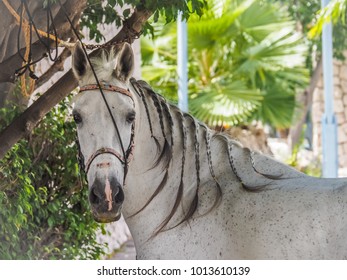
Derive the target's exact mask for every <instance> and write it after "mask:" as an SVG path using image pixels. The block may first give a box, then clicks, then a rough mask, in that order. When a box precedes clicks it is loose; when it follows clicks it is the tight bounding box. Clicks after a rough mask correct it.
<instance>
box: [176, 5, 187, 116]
mask: <svg viewBox="0 0 347 280" xmlns="http://www.w3.org/2000/svg"><path fill="white" fill-rule="evenodd" d="M187 51H188V48H187V22H186V21H185V20H182V13H181V12H178V18H177V74H178V107H179V108H180V109H181V110H182V111H184V112H188V67H187V60H188V59H187V57H188V55H187Z"/></svg>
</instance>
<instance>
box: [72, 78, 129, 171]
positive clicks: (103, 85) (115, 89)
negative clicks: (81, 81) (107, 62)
mask: <svg viewBox="0 0 347 280" xmlns="http://www.w3.org/2000/svg"><path fill="white" fill-rule="evenodd" d="M100 87H101V88H102V89H103V90H105V91H113V92H116V93H120V94H123V95H125V96H128V97H130V98H131V100H132V101H133V102H134V99H133V97H132V95H131V93H130V91H129V90H126V89H124V88H121V87H118V86H114V85H110V84H107V83H100ZM87 90H99V85H98V84H89V85H85V86H82V87H81V88H80V92H82V91H87ZM134 104H135V102H134ZM134 128H135V126H134V123H133V124H132V127H131V136H130V143H129V147H128V148H127V150H126V151H125V158H124V156H123V155H122V154H121V153H119V152H117V151H116V150H115V149H113V148H108V147H102V148H100V149H98V150H96V151H95V152H94V153H93V154H92V155H91V156H90V157H89V158H88V160H87V164H86V165H84V156H83V155H82V153H81V149H80V145H79V142H78V140H77V141H76V142H77V149H78V160H79V165H80V168H81V169H82V170H84V171H85V173H86V174H87V173H88V171H89V168H90V166H91V164H92V162H93V161H94V159H95V158H96V157H98V156H99V155H102V154H111V155H113V156H115V157H116V158H117V159H118V160H119V161H120V162H121V163H122V165H123V166H124V167H126V168H125V169H127V166H128V165H129V162H130V160H131V158H132V154H133V149H134ZM119 139H120V141H122V140H121V138H120V137H119ZM124 176H125V174H124Z"/></svg>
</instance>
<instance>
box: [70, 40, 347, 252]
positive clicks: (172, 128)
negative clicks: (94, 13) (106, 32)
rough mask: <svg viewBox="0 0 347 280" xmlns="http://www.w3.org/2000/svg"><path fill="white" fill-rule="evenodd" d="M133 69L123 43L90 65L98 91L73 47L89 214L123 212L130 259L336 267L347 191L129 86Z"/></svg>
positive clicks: (346, 241) (141, 87)
mask: <svg viewBox="0 0 347 280" xmlns="http://www.w3.org/2000/svg"><path fill="white" fill-rule="evenodd" d="M133 64H134V58H133V52H132V49H131V47H130V46H129V45H128V44H124V46H123V47H122V48H121V50H120V51H118V52H116V51H111V52H110V53H106V52H101V55H100V57H98V58H96V59H92V65H93V69H94V70H95V73H96V76H97V77H98V80H99V81H100V86H101V90H100V89H99V86H98V84H97V82H96V79H95V77H94V76H93V72H92V68H91V66H90V64H89V63H88V61H87V57H86V55H85V53H84V52H83V50H82V48H81V45H80V44H77V46H76V48H75V51H74V54H73V70H74V73H75V75H76V77H77V78H78V79H79V84H80V91H81V92H80V94H79V95H78V96H77V97H76V100H75V105H74V110H73V117H74V119H75V121H76V123H77V132H78V138H79V142H80V151H81V154H82V155H83V157H84V159H86V161H85V162H84V163H85V172H86V173H87V179H88V182H89V199H90V205H91V210H92V213H93V215H94V217H95V219H96V220H97V221H99V222H111V221H115V220H117V219H119V217H120V216H121V213H123V215H124V217H125V220H126V223H127V224H128V226H129V229H130V231H131V233H132V236H133V239H134V242H135V247H136V251H137V258H138V259H347V188H346V186H347V180H345V179H319V178H314V177H309V176H306V175H304V174H302V173H300V172H298V171H295V170H294V169H292V168H291V167H288V166H286V165H284V164H282V163H280V162H278V161H276V160H274V159H273V158H271V157H267V156H264V155H261V154H259V153H254V152H251V151H250V150H249V149H247V148H243V147H242V146H241V145H240V144H239V143H237V142H235V141H233V140H231V139H230V138H229V137H228V136H226V135H223V134H220V133H217V132H215V131H212V130H210V129H209V128H207V126H206V125H204V124H203V123H201V122H199V121H198V120H196V119H195V118H193V117H192V116H190V115H189V114H185V113H182V112H181V111H180V110H179V109H178V108H177V107H175V106H173V105H170V104H168V103H167V102H166V101H165V99H164V98H163V97H161V96H160V95H158V94H156V93H155V92H154V91H153V90H152V89H151V88H150V86H148V85H147V84H146V83H145V82H143V81H136V80H134V79H132V78H131V79H130V77H131V75H132V70H133ZM102 92H103V94H104V98H105V99H104V98H103V95H102V94H101V93H102ZM105 101H106V102H105ZM106 103H107V104H108V108H109V109H108V108H107V105H106ZM110 113H112V116H113V120H112V118H111V115H110Z"/></svg>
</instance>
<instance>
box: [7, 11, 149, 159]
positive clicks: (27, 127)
mask: <svg viewBox="0 0 347 280" xmlns="http://www.w3.org/2000/svg"><path fill="white" fill-rule="evenodd" d="M151 14H152V13H151V12H150V11H148V10H141V9H135V11H134V13H133V14H132V16H131V17H130V18H129V19H128V20H127V21H126V22H125V23H124V26H123V28H122V29H121V30H120V32H119V33H118V34H117V35H116V36H115V37H114V38H112V39H111V42H119V41H123V40H124V39H125V38H127V36H129V29H130V31H133V32H137V33H139V32H140V31H141V29H142V27H143V25H144V24H145V22H146V21H147V20H148V18H149V17H150V16H151ZM131 29H132V30H131ZM130 41H131V42H132V41H133V39H130ZM97 54H98V50H95V51H93V52H92V53H91V54H90V56H95V55H97ZM77 85H78V82H77V80H76V79H75V77H74V75H73V73H72V70H71V69H70V70H69V71H68V72H67V73H66V74H65V75H64V76H63V77H61V78H60V79H59V80H58V81H57V82H56V83H55V84H54V85H53V86H52V87H50V88H49V89H48V90H47V91H46V92H45V93H44V94H43V95H42V96H41V97H40V98H39V99H38V100H37V101H36V102H34V103H33V104H32V105H31V106H30V107H28V108H27V109H26V110H25V111H24V112H23V113H22V114H21V115H20V116H18V117H17V118H16V119H15V120H14V121H13V122H12V123H11V124H10V125H9V126H8V127H6V128H5V129H4V130H3V131H2V132H1V133H0V143H1V145H0V159H2V158H3V157H4V156H5V154H6V153H7V151H8V150H9V149H10V148H11V147H12V146H13V145H14V144H15V143H17V142H18V141H19V140H20V139H21V138H22V137H24V136H25V135H27V134H28V133H30V132H31V131H32V130H33V128H34V127H35V126H36V125H37V124H38V123H39V122H40V120H41V119H42V118H43V117H44V116H45V115H46V114H47V113H48V112H49V111H50V110H51V109H52V108H53V107H54V106H55V105H56V104H58V103H59V102H60V101H61V100H62V99H63V98H64V97H66V96H67V95H68V94H69V93H70V92H71V91H72V90H73V89H74V88H76V87H77Z"/></svg>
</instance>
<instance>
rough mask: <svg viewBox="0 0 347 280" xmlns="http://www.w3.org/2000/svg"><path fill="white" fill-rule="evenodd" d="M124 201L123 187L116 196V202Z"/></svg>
mask: <svg viewBox="0 0 347 280" xmlns="http://www.w3.org/2000/svg"><path fill="white" fill-rule="evenodd" d="M123 201H124V192H123V189H122V188H121V187H119V188H118V192H117V194H116V195H115V197H114V202H115V203H116V204H122V203H123Z"/></svg>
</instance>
